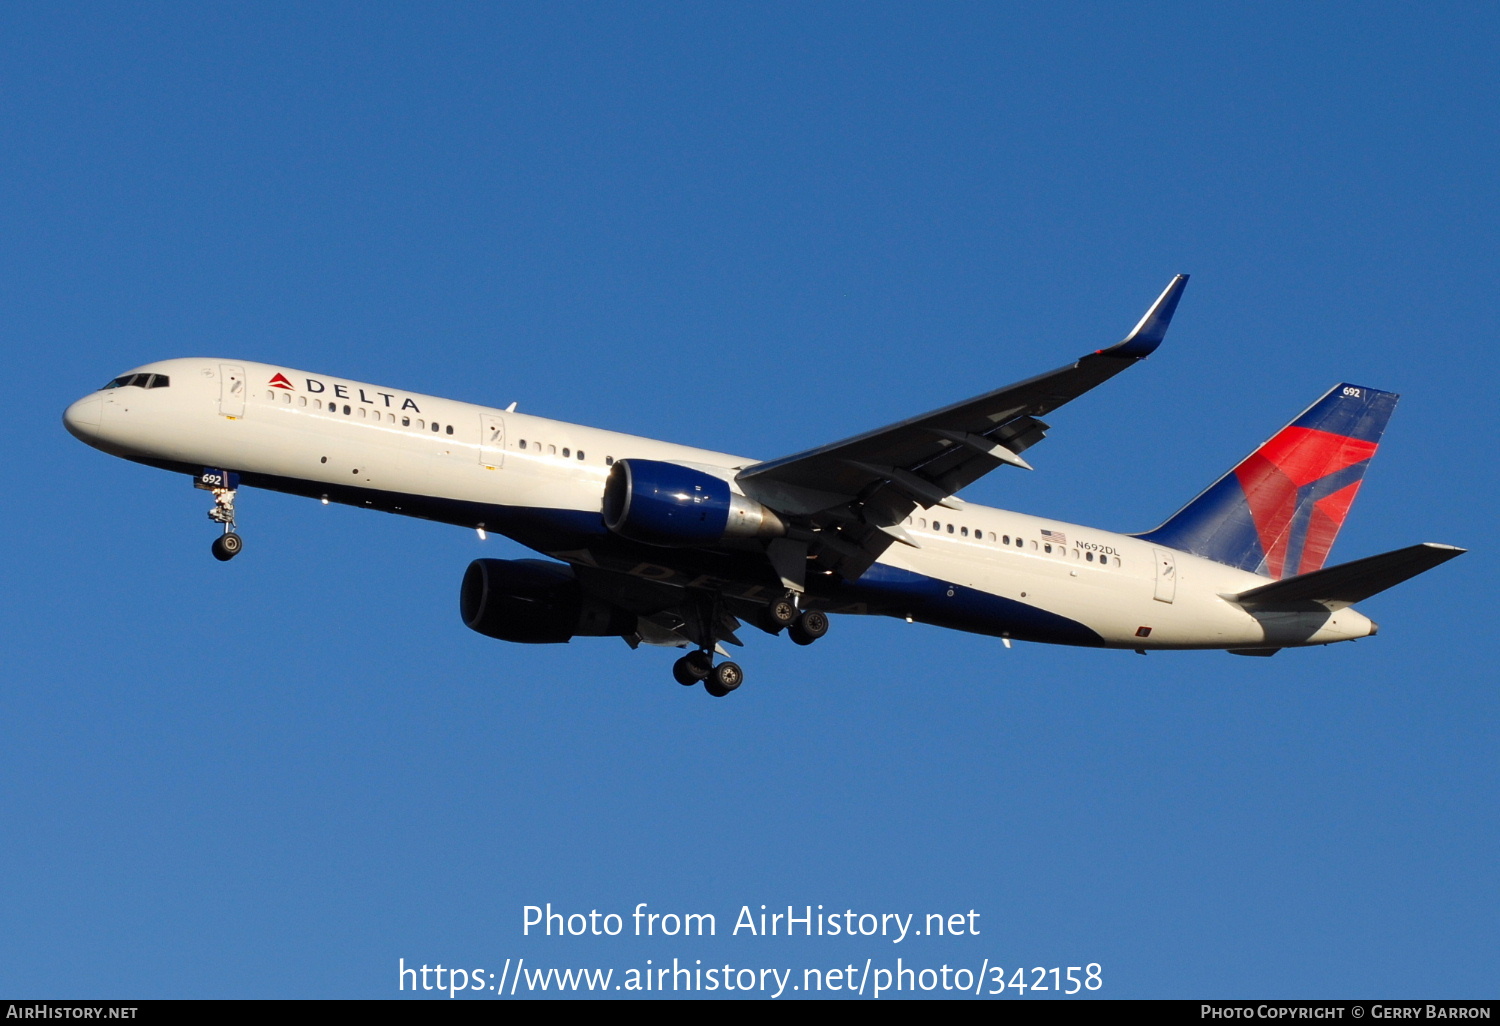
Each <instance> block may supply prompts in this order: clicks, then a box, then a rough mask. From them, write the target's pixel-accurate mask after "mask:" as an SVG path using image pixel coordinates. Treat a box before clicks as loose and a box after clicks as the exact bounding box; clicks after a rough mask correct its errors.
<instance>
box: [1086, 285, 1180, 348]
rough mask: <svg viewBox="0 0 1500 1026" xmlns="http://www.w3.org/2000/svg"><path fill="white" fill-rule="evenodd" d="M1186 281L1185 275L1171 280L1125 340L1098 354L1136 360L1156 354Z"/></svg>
mask: <svg viewBox="0 0 1500 1026" xmlns="http://www.w3.org/2000/svg"><path fill="white" fill-rule="evenodd" d="M1187 280H1188V276H1187V275H1185V274H1179V275H1178V276H1177V277H1175V278H1173V279H1172V283H1171V284H1170V285H1168V286H1167V287H1166V290H1165V291H1164V292H1162V294H1161V295H1160V296H1158V297H1157V300H1156V302H1155V303H1152V304H1151V309H1149V310H1147V311H1146V316H1144V317H1142V318H1141V322H1140V323H1139V324H1137V325H1136V326H1135V329H1134V330H1133V331H1131V333H1130V334H1129V335H1126V336H1125V340H1124V341H1123V342H1119V343H1117V344H1115V345H1112V346H1110V347H1109V348H1108V349H1101V350H1100V352H1101V353H1103V354H1104V355H1106V356H1128V357H1131V358H1132V359H1136V360H1139V359H1140V358H1141V357H1143V356H1150V355H1151V354H1152V353H1154V352H1156V347H1157V346H1159V345H1161V340H1162V339H1164V338H1166V337H1167V325H1169V324H1171V323H1172V315H1173V314H1174V313H1176V312H1177V303H1178V301H1179V300H1181V299H1182V290H1183V289H1185V288H1186V287H1187Z"/></svg>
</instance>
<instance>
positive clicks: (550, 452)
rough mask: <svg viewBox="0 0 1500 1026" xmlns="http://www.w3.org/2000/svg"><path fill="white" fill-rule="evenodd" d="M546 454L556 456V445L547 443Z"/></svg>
mask: <svg viewBox="0 0 1500 1026" xmlns="http://www.w3.org/2000/svg"><path fill="white" fill-rule="evenodd" d="M547 455H548V456H556V455H557V446H555V445H549V446H547Z"/></svg>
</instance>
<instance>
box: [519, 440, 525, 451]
mask: <svg viewBox="0 0 1500 1026" xmlns="http://www.w3.org/2000/svg"><path fill="white" fill-rule="evenodd" d="M520 446H521V448H522V449H524V448H526V439H524V438H523V439H521V443H520Z"/></svg>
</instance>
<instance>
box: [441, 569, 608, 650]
mask: <svg viewBox="0 0 1500 1026" xmlns="http://www.w3.org/2000/svg"><path fill="white" fill-rule="evenodd" d="M458 610H459V615H460V616H462V617H463V621H464V623H465V624H466V625H467V626H468V627H469V628H470V629H471V630H475V631H478V632H479V633H480V634H483V635H486V636H487V637H491V638H499V639H500V640H501V641H519V642H525V643H528V644H558V643H561V642H564V641H568V640H569V639H571V638H575V637H612V636H619V635H625V634H631V633H634V631H635V628H636V617H635V614H634V613H631V612H629V611H627V610H624V609H621V608H619V607H618V606H612V605H610V604H609V603H607V602H604V601H602V600H600V599H597V598H595V597H593V596H592V595H587V594H585V593H584V590H583V585H582V584H580V583H579V581H578V578H577V576H576V575H575V574H574V573H573V568H572V567H569V566H564V565H563V564H561V563H550V562H548V561H546V560H543V559H516V560H510V559H476V560H474V562H472V563H470V564H469V569H468V570H466V571H464V582H463V585H462V586H461V587H460V588H459V593H458Z"/></svg>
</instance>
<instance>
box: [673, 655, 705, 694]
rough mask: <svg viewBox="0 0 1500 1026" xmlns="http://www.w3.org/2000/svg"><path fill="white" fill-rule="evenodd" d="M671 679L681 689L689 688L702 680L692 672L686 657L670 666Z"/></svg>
mask: <svg viewBox="0 0 1500 1026" xmlns="http://www.w3.org/2000/svg"><path fill="white" fill-rule="evenodd" d="M672 679H673V680H675V681H677V683H679V684H681V685H682V686H683V687H685V688H690V687H692V686H693V685H694V684H696V683H698V682H699V681H700V680H702V679H703V678H702V677H700V676H699V675H698V674H697V673H695V672H694V670H693V667H692V666H691V665H690V664H689V663H688V657H687V656H683V657H682V658H681V659H679V660H677V661H676V662H675V663H673V664H672Z"/></svg>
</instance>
